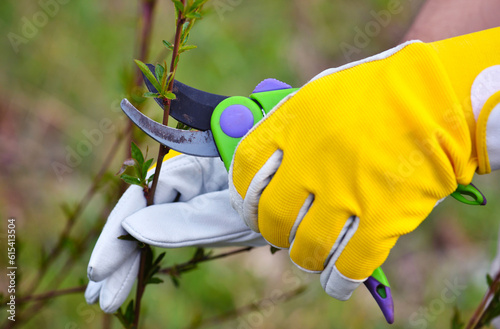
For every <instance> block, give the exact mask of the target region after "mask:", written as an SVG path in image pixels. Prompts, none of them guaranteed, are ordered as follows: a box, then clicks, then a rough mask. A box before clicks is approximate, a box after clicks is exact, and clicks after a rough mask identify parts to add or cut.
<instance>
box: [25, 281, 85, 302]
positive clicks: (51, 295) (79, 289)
mask: <svg viewBox="0 0 500 329" xmlns="http://www.w3.org/2000/svg"><path fill="white" fill-rule="evenodd" d="M86 288H87V285H84V286H78V287H73V288H66V289H61V290H52V291H49V292H45V293H42V294H38V295H30V296H25V297H22V298H19V299H18V300H17V302H18V303H19V304H22V303H28V302H38V301H42V300H46V299H52V298H55V297H60V296H65V295H69V294H75V293H79V292H84V291H85V289H86Z"/></svg>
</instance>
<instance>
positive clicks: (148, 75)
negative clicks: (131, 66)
mask: <svg viewBox="0 0 500 329" xmlns="http://www.w3.org/2000/svg"><path fill="white" fill-rule="evenodd" d="M134 62H135V64H137V66H138V67H139V69H140V70H141V72H142V73H143V74H144V76H145V77H146V78H147V79H148V80H149V82H151V84H152V85H153V86H154V87H155V88H156V90H158V91H159V90H160V89H161V88H160V84H159V83H158V80H156V78H155V77H154V75H153V73H151V71H150V70H149V68H148V66H147V65H146V64H144V63H143V62H141V61H140V60H138V59H134Z"/></svg>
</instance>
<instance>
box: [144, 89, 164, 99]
mask: <svg viewBox="0 0 500 329" xmlns="http://www.w3.org/2000/svg"><path fill="white" fill-rule="evenodd" d="M142 96H144V97H153V98H159V97H161V95H160V94H159V93H152V92H150V91H148V92H145V93H144V95H142Z"/></svg>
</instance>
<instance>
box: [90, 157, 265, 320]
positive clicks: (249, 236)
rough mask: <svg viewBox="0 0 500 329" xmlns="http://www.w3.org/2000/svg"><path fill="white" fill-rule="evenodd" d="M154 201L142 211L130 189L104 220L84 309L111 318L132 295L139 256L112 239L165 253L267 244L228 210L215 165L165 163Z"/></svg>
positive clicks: (222, 177)
mask: <svg viewBox="0 0 500 329" xmlns="http://www.w3.org/2000/svg"><path fill="white" fill-rule="evenodd" d="M171 153H175V152H174V151H171ZM152 172H154V170H153V171H151V172H150V174H152ZM176 199H178V202H173V201H174V200H176ZM154 201H155V204H154V205H152V206H150V207H146V200H145V198H144V196H143V191H142V188H141V187H139V186H137V185H133V186H130V187H129V188H128V189H127V191H126V192H125V193H124V194H123V196H122V197H121V198H120V200H119V201H118V203H117V205H116V206H115V208H114V209H113V211H112V212H111V214H110V215H109V218H108V221H107V222H106V225H105V226H104V228H103V231H102V233H101V235H100V237H99V239H98V241H97V243H96V245H95V248H94V250H93V252H92V256H91V257H90V262H89V265H88V270H87V271H88V273H87V274H88V277H89V279H90V280H91V281H90V282H89V284H88V287H87V290H86V292H85V298H86V300H87V302H88V303H89V304H92V303H95V302H97V300H98V299H99V301H100V306H101V309H102V310H103V311H104V312H107V313H114V312H115V311H116V310H117V309H118V308H119V307H120V305H121V304H122V303H123V302H124V301H125V299H126V298H127V296H128V294H129V292H130V290H131V289H132V286H133V284H134V281H135V278H136V277H137V273H138V269H139V263H140V262H139V261H140V251H139V249H138V247H137V242H135V241H126V240H119V239H117V238H118V237H119V236H121V235H125V234H127V233H129V234H131V235H132V236H133V237H135V238H136V239H138V240H139V241H142V242H145V243H147V244H150V245H153V246H158V247H164V248H177V247H185V246H203V247H222V246H233V245H242V246H262V245H266V244H267V243H266V241H265V240H264V239H263V238H262V237H261V235H260V234H258V233H255V232H253V231H252V230H250V229H249V228H248V227H247V226H246V225H245V223H244V222H243V221H242V220H241V219H240V217H239V216H238V214H237V213H236V211H234V210H233V209H232V208H231V205H230V202H229V194H228V190H227V171H226V169H225V168H224V164H223V163H222V161H221V160H220V159H217V158H197V157H192V156H186V155H179V156H176V157H174V158H172V159H168V160H166V161H165V162H164V163H163V166H162V169H161V173H160V179H159V182H158V186H157V190H156V194H155V200H154Z"/></svg>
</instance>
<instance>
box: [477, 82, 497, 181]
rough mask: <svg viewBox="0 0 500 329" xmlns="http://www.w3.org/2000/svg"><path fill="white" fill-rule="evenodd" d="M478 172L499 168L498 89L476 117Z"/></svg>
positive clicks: (485, 172) (484, 172)
mask: <svg viewBox="0 0 500 329" xmlns="http://www.w3.org/2000/svg"><path fill="white" fill-rule="evenodd" d="M476 143H477V145H476V148H477V160H478V169H477V173H478V174H488V173H490V172H491V171H492V170H496V169H500V90H499V91H497V92H496V93H494V94H493V95H492V96H490V97H489V98H488V99H487V101H486V102H485V103H484V106H483V107H482V109H481V112H480V113H479V116H478V118H477V128H476Z"/></svg>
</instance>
